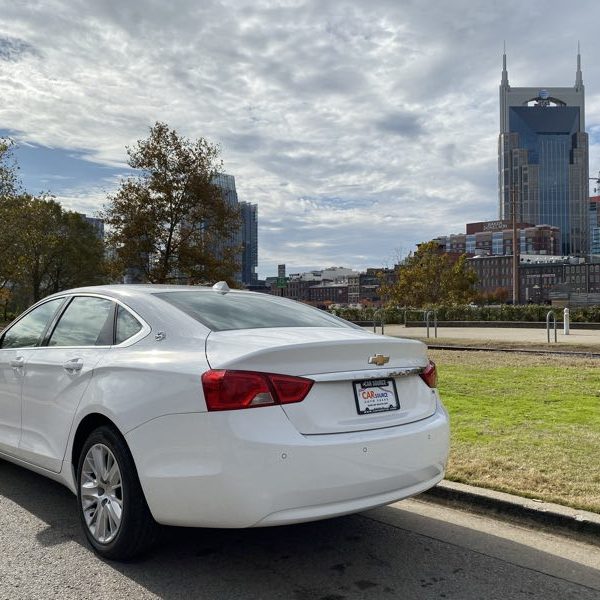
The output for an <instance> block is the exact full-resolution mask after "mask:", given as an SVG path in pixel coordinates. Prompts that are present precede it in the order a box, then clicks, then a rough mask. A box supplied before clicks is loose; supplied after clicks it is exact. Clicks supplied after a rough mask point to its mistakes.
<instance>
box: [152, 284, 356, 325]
mask: <svg viewBox="0 0 600 600" xmlns="http://www.w3.org/2000/svg"><path fill="white" fill-rule="evenodd" d="M155 295H156V296H157V297H159V298H160V299H161V300H164V301H165V302H168V303H169V304H171V305H173V306H175V307H177V308H178V309H180V310H182V311H183V312H184V313H186V314H188V315H190V316H191V317H193V318H194V319H196V320H197V321H199V322H200V323H202V324H203V325H205V326H206V327H208V328H209V329H211V330H212V331H227V330H231V329H263V328H266V327H352V325H351V324H350V323H347V322H346V321H342V320H341V319H338V318H337V317H334V316H332V315H329V314H327V313H325V312H323V311H321V310H319V309H317V308H313V307H311V306H306V305H304V304H300V303H299V302H292V301H290V300H280V299H278V298H273V297H269V296H266V295H263V294H256V295H254V294H248V293H239V292H238V293H236V292H229V293H227V294H221V293H219V292H213V291H202V292H200V291H190V292H160V293H157V294H155Z"/></svg>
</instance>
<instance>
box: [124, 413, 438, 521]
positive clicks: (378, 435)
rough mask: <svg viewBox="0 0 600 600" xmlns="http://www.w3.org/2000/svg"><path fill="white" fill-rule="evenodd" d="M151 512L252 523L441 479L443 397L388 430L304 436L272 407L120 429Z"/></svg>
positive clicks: (345, 508) (354, 506) (409, 490)
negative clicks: (430, 409)
mask: <svg viewBox="0 0 600 600" xmlns="http://www.w3.org/2000/svg"><path fill="white" fill-rule="evenodd" d="M126 438H127V442H128V444H129V447H130V449H131V451H132V454H133V457H134V459H135V463H136V466H137V469H138V473H139V476H140V481H141V484H142V487H143V489H144V493H145V494H146V499H147V501H148V505H149V507H150V510H151V512H152V514H153V516H154V518H155V519H156V520H157V521H158V522H159V523H163V524H166V525H183V526H194V527H253V526H269V525H283V524H288V523H297V522H302V521H312V520H316V519H323V518H328V517H333V516H336V515H343V514H349V513H354V512H358V511H361V510H365V509H368V508H372V507H375V506H380V505H383V504H389V503H391V502H394V501H396V500H399V499H401V498H406V497H409V496H413V495H415V494H418V493H420V492H422V491H424V490H426V489H428V488H430V487H432V486H433V485H435V484H436V483H437V482H438V481H440V480H441V479H442V478H443V475H444V469H445V465H446V460H447V456H448V448H449V428H448V415H447V413H446V411H445V410H444V408H443V407H442V406H441V404H438V407H437V410H436V412H435V413H434V414H433V415H432V416H431V417H429V418H427V419H423V420H421V421H418V422H416V423H410V424H407V425H401V426H397V427H390V428H386V429H379V430H371V431H364V432H354V433H348V434H330V435H311V436H304V435H301V434H299V433H298V432H297V430H296V429H295V428H294V427H293V426H292V424H291V423H290V421H289V420H288V419H287V417H286V416H285V413H284V412H283V411H282V410H281V408H280V407H269V408H260V409H254V410H246V411H231V412H215V413H192V414H184V415H167V416H164V417H161V418H159V419H155V420H153V421H150V422H149V423H146V424H144V425H142V426H140V427H138V428H136V429H134V430H133V431H131V432H129V433H128V434H127V436H126Z"/></svg>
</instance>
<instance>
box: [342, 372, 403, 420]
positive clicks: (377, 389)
mask: <svg viewBox="0 0 600 600" xmlns="http://www.w3.org/2000/svg"><path fill="white" fill-rule="evenodd" d="M352 385H353V386H354V398H355V400H356V410H357V411H358V414H359V415H369V414H373V413H376V412H386V411H389V410H398V409H399V408H400V402H399V401H398V393H397V392H396V382H395V381H394V380H393V379H367V380H365V381H354V382H352Z"/></svg>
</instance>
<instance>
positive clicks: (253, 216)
mask: <svg viewBox="0 0 600 600" xmlns="http://www.w3.org/2000/svg"><path fill="white" fill-rule="evenodd" d="M213 182H214V184H215V185H217V186H218V187H219V188H220V189H221V191H222V193H223V198H224V199H225V201H226V202H227V203H228V204H229V206H231V207H233V208H237V209H238V210H239V211H240V218H241V223H240V226H239V228H238V229H236V230H235V231H232V232H231V235H230V237H229V239H228V240H227V241H226V242H225V244H224V245H225V247H229V248H231V247H239V252H238V254H237V256H236V259H237V263H238V265H239V267H240V270H239V271H238V272H237V273H236V274H235V279H236V280H237V281H238V282H240V283H243V284H246V285H254V284H255V283H256V281H257V277H258V276H257V273H256V269H257V267H258V206H257V205H256V204H251V203H250V202H240V201H239V200H238V194H237V190H236V187H235V177H234V176H233V175H228V174H226V173H219V174H218V175H217V176H216V177H215V179H214V180H213Z"/></svg>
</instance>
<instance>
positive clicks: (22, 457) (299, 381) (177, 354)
mask: <svg viewBox="0 0 600 600" xmlns="http://www.w3.org/2000/svg"><path fill="white" fill-rule="evenodd" d="M448 446H449V429H448V415H447V413H446V411H445V409H444V408H443V406H442V403H441V401H440V398H439V395H438V392H437V389H436V371H435V365H434V364H433V363H432V362H430V361H429V360H428V359H427V355H426V347H425V345H424V344H422V343H420V342H417V341H412V340H406V339H395V338H390V337H385V336H378V335H374V334H372V333H370V332H367V331H364V330H362V329H360V328H358V327H356V326H354V325H352V324H350V323H348V322H346V321H343V320H341V319H338V318H336V317H334V316H331V315H328V314H327V313H324V312H322V311H319V310H317V309H314V308H311V307H308V306H305V305H303V304H299V303H297V302H292V301H290V300H284V299H281V298H277V297H274V296H268V295H263V294H255V293H251V292H242V291H232V290H229V288H228V287H227V285H226V284H223V283H219V284H217V285H215V286H214V287H213V288H210V287H185V286H152V285H140V286H127V285H114V286H101V287H90V288H81V289H76V290H69V291H65V292H61V293H58V294H54V295H52V296H49V297H48V298H45V299H44V300H42V301H41V302H39V303H37V304H36V305H34V306H33V307H32V308H30V309H29V310H28V311H27V312H25V313H24V314H23V315H22V316H21V317H19V318H18V319H17V320H16V321H14V322H13V323H12V324H11V325H10V326H9V327H8V328H7V329H5V330H4V331H3V332H2V335H1V336H0V457H1V458H4V459H6V460H10V461H12V462H15V463H17V464H20V465H23V466H24V467H27V468H29V469H32V470H33V471H36V472H37V473H41V474H43V475H46V476H48V477H51V478H52V479H55V480H56V481H59V482H61V483H63V484H65V485H66V486H67V487H69V489H71V490H72V491H73V492H74V493H76V494H77V496H78V507H79V512H80V516H81V522H82V525H83V530H84V532H85V534H86V536H87V539H88V540H89V542H90V544H91V545H92V546H93V548H94V549H95V550H96V552H98V553H99V554H100V555H102V556H104V557H106V558H109V559H126V558H130V557H132V556H135V555H136V554H139V553H141V552H142V551H143V550H144V549H146V548H148V547H149V546H150V544H151V542H152V540H153V539H154V535H155V529H156V527H155V525H156V523H157V522H158V523H162V524H167V525H183V526H194V527H263V526H270V525H281V524H289V523H298V522H302V521H312V520H316V519H322V518H327V517H332V516H336V515H344V514H349V513H354V512H358V511H362V510H365V509H368V508H372V507H375V506H380V505H384V504H388V503H390V502H394V501H396V500H399V499H401V498H406V497H408V496H413V495H415V494H418V493H420V492H422V491H424V490H426V489H428V488H430V487H432V486H433V485H435V484H436V483H437V482H438V481H440V479H442V477H443V475H444V469H445V464H446V459H447V456H448Z"/></svg>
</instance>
